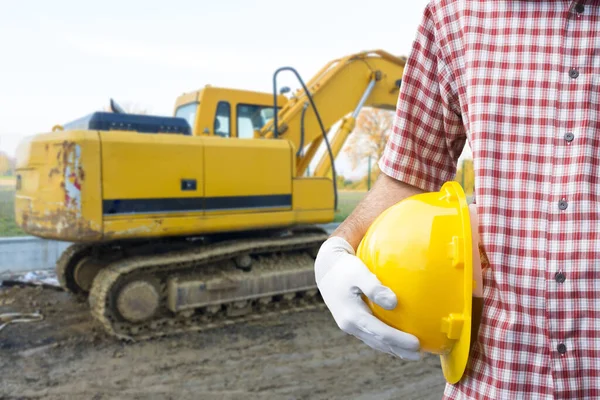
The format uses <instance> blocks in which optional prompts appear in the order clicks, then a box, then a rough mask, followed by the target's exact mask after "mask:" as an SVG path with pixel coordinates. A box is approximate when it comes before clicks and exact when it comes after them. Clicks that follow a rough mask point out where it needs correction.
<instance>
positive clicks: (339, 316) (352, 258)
mask: <svg viewBox="0 0 600 400" xmlns="http://www.w3.org/2000/svg"><path fill="white" fill-rule="evenodd" d="M315 279H316V282H317V286H318V288H319V291H320V292H321V296H322V297H323V300H324V301H325V304H326V305H327V307H328V308H329V311H330V312H331V314H332V315H333V318H334V320H335V322H336V323H337V325H338V326H339V328H340V329H341V330H342V331H344V332H346V333H347V334H350V335H353V336H355V337H357V338H358V339H360V340H362V341H363V342H364V343H366V344H367V345H369V346H370V347H372V348H373V349H375V350H379V351H382V352H384V353H387V354H391V355H394V356H397V357H400V358H403V359H407V360H419V359H420V358H421V354H420V352H419V350H420V343H419V339H418V338H417V337H415V336H413V335H410V334H408V333H405V332H402V331H399V330H397V329H395V328H392V327H391V326H389V325H387V324H386V323H384V322H383V321H381V320H380V319H378V318H377V317H375V316H374V315H373V313H372V312H371V310H370V309H369V307H368V305H367V304H366V303H365V302H364V301H363V300H362V299H361V294H364V295H365V296H367V297H368V298H369V299H370V300H371V301H373V302H374V303H376V304H377V305H379V306H381V307H383V308H384V309H386V310H392V309H394V308H395V307H396V305H397V302H398V300H397V298H396V295H395V294H394V292H393V291H392V290H391V289H389V288H387V287H385V286H383V285H382V284H381V282H380V281H379V279H377V277H376V276H375V275H374V274H373V273H372V272H371V271H369V269H368V268H367V266H366V265H365V264H364V263H363V262H362V261H361V260H360V259H359V258H358V257H357V256H356V255H355V252H354V249H353V248H352V246H350V244H349V243H348V242H347V241H345V240H344V239H342V238H341V237H336V236H334V237H331V238H329V239H327V240H326V241H325V242H324V243H323V245H322V246H321V248H320V249H319V253H318V254H317V258H316V260H315Z"/></svg>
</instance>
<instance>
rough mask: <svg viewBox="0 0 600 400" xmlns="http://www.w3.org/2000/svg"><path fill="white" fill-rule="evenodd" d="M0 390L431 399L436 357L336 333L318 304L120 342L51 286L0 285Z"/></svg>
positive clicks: (8, 393) (85, 395) (67, 394)
mask: <svg viewBox="0 0 600 400" xmlns="http://www.w3.org/2000/svg"><path fill="white" fill-rule="evenodd" d="M36 310H39V311H40V312H41V313H42V314H43V315H44V317H45V319H44V320H43V321H39V322H31V323H19V324H11V325H8V326H7V327H6V328H4V329H3V330H1V331H0V373H1V379H0V398H2V399H13V398H18V399H22V398H43V399H112V398H117V399H121V398H123V399H142V398H143V399H147V398H150V399H153V398H159V399H186V398H193V399H321V398H323V399H403V400H409V399H439V398H440V397H441V394H442V392H443V390H444V380H443V375H442V371H441V368H440V366H439V360H438V358H436V357H433V356H427V357H425V358H424V359H423V360H422V361H418V362H411V361H402V360H398V359H393V358H392V357H390V356H388V355H385V354H380V353H377V352H375V351H372V350H371V349H370V348H368V347H367V346H365V345H363V344H362V343H360V342H359V341H358V340H357V339H355V338H353V337H351V336H348V335H345V334H344V333H343V332H341V331H340V330H339V329H338V328H337V326H336V325H335V323H334V321H333V319H332V318H331V316H330V315H329V314H328V312H327V310H325V309H323V310H317V311H310V312H302V313H296V314H288V315H285V316H280V317H277V318H274V319H270V320H266V321H261V322H254V323H246V324H239V325H234V326H229V327H227V328H223V329H217V330H213V331H207V332H202V333H192V334H185V335H178V336H174V337H169V338H163V339H160V340H152V341H146V342H139V343H125V342H122V341H119V340H117V339H113V338H110V337H107V336H106V335H105V334H104V333H103V332H102V330H101V329H100V328H99V327H98V326H97V325H96V324H95V323H94V321H92V320H91V318H90V317H89V315H88V312H87V309H86V304H85V303H78V302H77V301H75V300H74V299H73V298H72V297H71V296H69V295H67V294H66V293H64V292H62V291H59V290H55V289H48V288H45V289H42V288H40V287H24V288H20V287H12V288H0V314H2V313H6V312H32V311H36Z"/></svg>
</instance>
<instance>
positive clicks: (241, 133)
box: [236, 104, 273, 139]
mask: <svg viewBox="0 0 600 400" xmlns="http://www.w3.org/2000/svg"><path fill="white" fill-rule="evenodd" d="M236 113H237V136H238V138H240V139H251V138H253V137H254V131H255V130H260V129H262V127H263V126H265V124H266V123H267V122H268V121H269V120H270V119H272V118H273V107H268V106H258V105H253V104H238V105H237V107H236Z"/></svg>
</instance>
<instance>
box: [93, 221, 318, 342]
mask: <svg viewBox="0 0 600 400" xmlns="http://www.w3.org/2000/svg"><path fill="white" fill-rule="evenodd" d="M326 238H327V234H326V233H325V232H323V231H321V230H318V231H315V230H313V231H310V230H308V231H305V232H296V233H293V234H291V235H289V236H283V237H268V238H265V237H259V238H256V239H252V238H244V239H236V240H229V241H223V242H217V243H212V244H207V245H199V246H197V247H193V248H188V249H184V250H182V251H173V252H167V253H165V254H158V255H141V256H132V257H128V258H124V259H121V260H118V261H116V262H113V263H111V264H109V265H108V266H106V267H105V268H103V269H101V270H100V271H99V272H98V274H97V275H96V276H95V278H94V281H93V285H92V287H91V290H90V292H89V297H88V301H89V304H90V309H91V312H92V315H93V316H94V317H95V318H96V319H97V320H98V321H99V322H100V323H101V324H102V325H103V327H104V328H105V330H106V331H107V332H108V333H110V334H111V335H114V336H116V337H118V338H121V339H126V340H147V339H152V338H157V337H161V336H167V335H172V334H179V333H184V332H191V331H203V330H207V329H214V328H218V327H222V326H226V325H231V324H235V323H240V322H245V321H253V320H257V319H263V318H268V317H272V316H276V315H279V314H285V313H290V312H297V311H302V310H309V309H315V308H321V307H323V306H324V305H323V304H322V301H321V298H320V296H319V293H318V290H317V287H316V284H315V282H314V272H313V271H314V270H313V266H314V256H315V254H316V249H318V247H319V246H320V245H321V244H322V243H323V241H324V240H326ZM249 257H250V258H249ZM250 259H251V265H248V264H249V262H248V261H249V260H250Z"/></svg>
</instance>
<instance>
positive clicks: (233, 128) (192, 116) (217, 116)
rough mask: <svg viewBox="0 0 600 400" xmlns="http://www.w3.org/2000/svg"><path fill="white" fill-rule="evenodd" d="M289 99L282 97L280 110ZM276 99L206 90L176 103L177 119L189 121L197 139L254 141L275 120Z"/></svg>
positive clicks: (266, 94)
mask: <svg viewBox="0 0 600 400" xmlns="http://www.w3.org/2000/svg"><path fill="white" fill-rule="evenodd" d="M287 102H288V98H287V97H285V96H283V95H280V96H279V97H278V109H281V107H280V106H284V105H285V104H286V103H287ZM273 110H274V106H273V95H272V94H270V93H260V92H252V91H246V90H235V89H227V88H218V87H212V86H208V85H207V86H205V87H204V88H202V89H200V90H198V91H194V92H190V93H185V94H183V95H181V96H179V98H178V99H177V100H176V103H175V112H174V116H175V117H178V118H183V119H185V120H186V121H187V122H188V124H189V125H190V127H191V131H192V135H194V136H218V137H222V138H238V139H253V138H256V137H260V131H261V129H262V128H263V127H264V126H265V125H266V124H267V123H268V122H269V121H271V120H272V119H273V114H274V112H273Z"/></svg>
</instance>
